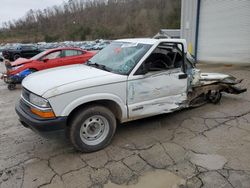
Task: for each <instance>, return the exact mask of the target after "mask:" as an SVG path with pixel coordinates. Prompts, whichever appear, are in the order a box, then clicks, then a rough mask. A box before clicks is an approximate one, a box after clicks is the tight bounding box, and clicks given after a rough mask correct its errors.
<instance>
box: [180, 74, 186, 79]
mask: <svg viewBox="0 0 250 188" xmlns="http://www.w3.org/2000/svg"><path fill="white" fill-rule="evenodd" d="M187 77H188V75H187V74H186V73H183V74H179V79H186V78H187Z"/></svg>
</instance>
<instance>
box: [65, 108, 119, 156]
mask: <svg viewBox="0 0 250 188" xmlns="http://www.w3.org/2000/svg"><path fill="white" fill-rule="evenodd" d="M115 130H116V119H115V116H114V114H113V113H112V112H111V111H110V110H109V109H107V108H105V107H103V106H89V107H87V108H84V109H82V110H80V111H78V112H77V113H76V114H75V116H74V118H73V120H72V121H71V125H70V128H69V131H70V132H69V138H70V141H71V142H72V144H73V145H74V147H75V148H76V149H77V150H79V151H81V152H93V151H97V150H100V149H102V148H104V147H106V146H107V145H108V144H109V143H110V141H111V140H112V137H113V135H114V133H115Z"/></svg>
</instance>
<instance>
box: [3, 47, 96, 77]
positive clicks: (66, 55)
mask: <svg viewBox="0 0 250 188" xmlns="http://www.w3.org/2000/svg"><path fill="white" fill-rule="evenodd" d="M94 55H95V52H90V51H85V50H82V49H80V48H56V49H50V50H46V51H44V52H41V53H39V54H37V55H36V56H34V57H32V58H31V59H25V58H19V59H17V60H16V61H14V62H12V63H10V65H11V66H10V67H8V68H7V74H11V75H14V74H17V73H19V72H21V71H23V70H26V69H32V70H33V71H40V70H44V69H49V68H54V67H59V66H64V65H72V64H80V63H85V62H86V61H87V60H89V59H90V58H91V57H93V56H94ZM9 68H10V69H9Z"/></svg>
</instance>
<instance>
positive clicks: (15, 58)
mask: <svg viewBox="0 0 250 188" xmlns="http://www.w3.org/2000/svg"><path fill="white" fill-rule="evenodd" d="M20 57H21V56H20V54H15V55H14V56H13V60H14V61H16V60H17V59H18V58H20Z"/></svg>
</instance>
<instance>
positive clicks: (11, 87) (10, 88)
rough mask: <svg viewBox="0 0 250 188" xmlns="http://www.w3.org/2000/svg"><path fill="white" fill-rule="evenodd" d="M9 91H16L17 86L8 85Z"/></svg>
mask: <svg viewBox="0 0 250 188" xmlns="http://www.w3.org/2000/svg"><path fill="white" fill-rule="evenodd" d="M8 89H9V90H10V91H12V90H15V89H16V84H8Z"/></svg>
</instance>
